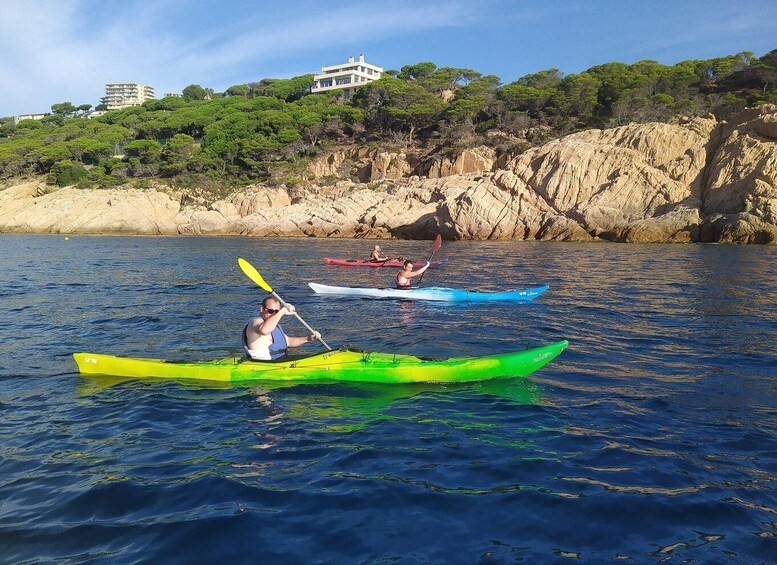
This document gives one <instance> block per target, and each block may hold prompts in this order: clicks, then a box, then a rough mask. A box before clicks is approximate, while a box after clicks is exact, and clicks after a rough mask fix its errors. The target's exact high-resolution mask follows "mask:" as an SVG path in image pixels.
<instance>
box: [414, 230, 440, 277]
mask: <svg viewBox="0 0 777 565" xmlns="http://www.w3.org/2000/svg"><path fill="white" fill-rule="evenodd" d="M441 246H442V238H441V237H440V236H439V235H438V236H437V238H436V239H435V240H434V246H433V247H432V254H431V255H429V260H428V261H427V263H429V266H430V267H431V263H432V257H434V254H435V253H437V250H438V249H439V248H440V247H441ZM428 270H429V268H428V267H427V269H426V271H428ZM426 271H424V272H423V273H421V276H420V277H419V278H418V284H417V285H416V286H421V281H422V280H424V275H425V274H426Z"/></svg>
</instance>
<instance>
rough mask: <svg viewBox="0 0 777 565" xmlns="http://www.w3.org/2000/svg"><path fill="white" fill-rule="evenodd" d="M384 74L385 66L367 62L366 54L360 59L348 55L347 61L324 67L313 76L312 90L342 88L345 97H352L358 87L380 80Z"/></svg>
mask: <svg viewBox="0 0 777 565" xmlns="http://www.w3.org/2000/svg"><path fill="white" fill-rule="evenodd" d="M382 74H383V68H382V67H378V66H376V65H371V64H370V63H367V62H365V60H364V55H359V60H358V61H356V60H354V58H353V57H348V62H347V63H341V64H339V65H332V66H329V67H322V69H321V74H318V75H315V76H314V77H313V80H314V83H313V87H312V88H311V89H310V91H311V92H312V93H314V94H317V93H319V92H326V91H328V90H342V91H343V96H344V97H345V98H350V97H351V95H352V94H353V93H354V92H355V91H356V89H357V88H359V87H362V86H364V85H365V84H367V83H368V82H372V81H373V80H378V79H379V78H380V77H381V75H382Z"/></svg>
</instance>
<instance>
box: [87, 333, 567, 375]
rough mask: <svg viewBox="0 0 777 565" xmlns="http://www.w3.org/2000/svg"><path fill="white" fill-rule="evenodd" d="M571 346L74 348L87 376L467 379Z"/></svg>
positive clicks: (529, 368)
mask: <svg viewBox="0 0 777 565" xmlns="http://www.w3.org/2000/svg"><path fill="white" fill-rule="evenodd" d="M567 345H569V343H568V342H567V341H559V342H556V343H551V344H549V345H545V346H543V347H537V348H534V349H527V350H525V351H517V352H513V353H501V354H498V355H488V356H485V357H451V358H449V359H427V358H424V357H415V356H412V355H395V354H392V353H368V352H364V351H353V350H349V349H345V350H339V351H326V352H324V353H317V354H315V355H309V356H306V357H299V358H287V359H282V360H279V361H247V360H245V358H239V357H230V358H227V359H219V360H216V361H209V362H204V363H177V362H171V361H165V360H163V359H133V358H130V357H114V356H112V355H101V354H98V353H74V354H73V358H74V359H75V361H76V363H77V364H78V370H79V371H80V372H81V373H82V374H85V375H112V376H117V377H157V378H173V379H198V380H207V381H224V382H241V381H255V380H271V381H352V382H374V383H417V382H438V383H463V382H472V381H483V380H487V379H496V378H503V377H523V376H526V375H528V374H529V373H533V372H534V371H536V370H537V369H539V368H540V367H542V366H544V365H545V364H547V363H549V362H550V361H551V360H552V359H554V358H555V357H556V356H557V355H558V354H559V353H561V352H562V351H563V350H564V348H566V347H567Z"/></svg>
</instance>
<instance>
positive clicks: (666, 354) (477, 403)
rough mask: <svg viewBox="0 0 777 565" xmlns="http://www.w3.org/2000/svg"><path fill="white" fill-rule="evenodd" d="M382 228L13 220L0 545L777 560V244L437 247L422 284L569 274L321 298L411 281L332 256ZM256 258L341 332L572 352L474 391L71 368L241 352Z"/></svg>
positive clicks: (373, 558) (420, 247) (4, 350)
mask: <svg viewBox="0 0 777 565" xmlns="http://www.w3.org/2000/svg"><path fill="white" fill-rule="evenodd" d="M373 243H374V242H371V241H366V240H342V239H268V238H260V239H256V238H222V237H219V238H195V237H185V238H184V237H181V238H163V237H86V236H69V237H68V238H65V237H63V236H26V235H2V236H0V352H1V353H0V415H1V420H0V562H3V563H18V562H23V563H44V562H57V563H84V562H88V563H116V562H120V563H136V562H157V563H159V562H163V563H176V562H177V563H192V562H228V561H229V562H262V563H506V562H515V561H524V562H528V563H538V562H567V561H569V560H572V561H584V562H604V561H611V560H631V561H633V562H672V563H681V562H682V563H685V562H697V563H699V562H701V563H712V562H722V561H733V562H741V563H759V562H775V561H777V539H775V535H776V534H777V484H776V483H775V477H776V476H777V386H776V385H777V355H776V353H777V348H776V347H775V344H774V342H775V338H776V337H777V247H763V246H723V245H617V244H573V243H534V242H532V243H526V242H444V243H443V246H442V249H441V250H440V251H439V252H437V254H436V255H435V259H443V258H444V259H447V264H446V266H445V267H444V268H443V269H440V270H429V271H427V273H426V274H425V275H424V278H423V280H422V283H421V284H422V285H434V286H445V287H452V288H465V289H473V290H486V291H489V290H491V291H501V290H509V289H515V288H528V287H532V286H538V285H543V284H548V285H550V290H549V291H548V292H546V293H545V294H544V295H542V296H541V297H540V298H538V299H537V300H536V301H534V302H531V303H527V304H508V303H496V304H474V305H467V304H439V303H423V302H413V301H396V300H369V299H359V298H346V297H331V296H317V295H315V294H313V293H312V292H311V291H310V290H309V288H308V287H307V283H308V282H320V283H325V284H334V285H346V286H347V285H350V286H389V285H391V284H392V280H393V276H394V274H395V271H396V269H367V268H361V269H359V268H351V267H330V266H326V265H325V264H324V262H323V259H322V258H323V257H325V256H328V257H340V258H357V259H358V258H367V257H368V256H369V253H370V251H371V249H372V245H373ZM431 246H432V242H429V241H389V242H385V245H383V247H384V251H385V252H386V253H388V254H389V255H393V256H398V255H403V256H410V257H412V258H413V259H415V260H416V261H423V260H426V259H428V257H429V253H430V252H431ZM237 257H244V258H245V259H247V260H248V261H250V262H251V263H252V264H253V265H254V266H255V267H256V268H257V269H258V270H259V271H260V273H261V274H262V276H263V277H264V278H265V280H266V281H267V282H268V283H269V284H270V285H272V286H273V287H274V289H275V290H276V291H277V292H278V293H279V294H280V295H281V296H282V297H283V298H284V299H286V300H287V301H288V302H291V303H292V304H294V305H295V306H296V307H297V309H298V312H299V313H300V314H301V315H302V316H303V318H304V319H305V320H306V321H307V322H308V323H309V324H310V325H311V326H313V327H314V328H315V329H318V330H319V331H321V333H322V335H323V336H324V339H325V340H326V341H327V342H328V343H329V344H330V345H331V346H333V347H340V346H344V345H349V346H352V347H356V348H360V349H366V350H375V351H387V352H400V353H412V354H418V355H429V356H452V355H473V356H474V355H487V354H491V353H499V352H507V351H515V350H522V349H525V348H527V347H533V346H538V345H542V344H546V343H549V342H553V341H557V340H560V339H567V340H569V342H570V345H569V348H568V349H567V350H566V351H564V352H563V353H562V354H561V355H560V356H559V357H558V358H557V359H556V360H554V361H553V362H551V363H550V364H549V365H547V366H546V367H544V368H543V369H541V370H540V371H538V372H537V373H535V374H533V375H531V376H530V377H528V378H514V379H505V380H498V381H492V382H484V383H479V384H477V383H476V384H470V385H450V386H444V385H367V384H338V383H321V384H286V385H279V384H271V383H255V384H244V385H239V386H238V385H225V384H206V383H197V382H191V381H189V382H187V381H165V380H156V379H148V380H144V379H121V378H112V377H82V376H79V375H78V373H77V369H76V366H75V363H74V362H73V359H72V357H71V354H72V353H73V352H77V351H90V352H97V353H109V354H115V355H125V356H135V357H161V358H167V359H174V360H188V361H197V360H208V359H213V358H217V357H220V356H226V355H231V354H238V353H239V352H240V331H241V329H242V327H243V325H244V323H245V320H246V319H247V318H248V317H251V316H254V315H256V314H257V307H258V304H259V301H260V300H261V299H262V298H263V297H264V296H265V293H264V292H263V291H262V290H261V289H260V288H259V287H257V286H256V285H255V284H254V283H252V282H251V281H250V280H249V279H247V278H246V277H245V276H244V275H243V273H242V272H241V271H240V269H239V268H238V265H237ZM283 324H284V327H285V329H286V332H287V333H288V334H289V335H305V334H306V333H307V330H305V329H304V328H303V327H302V326H300V325H299V324H298V323H297V322H296V321H295V320H294V319H288V320H284V322H283ZM317 347H320V345H318V344H309V345H306V346H304V347H303V348H302V351H315V350H316V349H317Z"/></svg>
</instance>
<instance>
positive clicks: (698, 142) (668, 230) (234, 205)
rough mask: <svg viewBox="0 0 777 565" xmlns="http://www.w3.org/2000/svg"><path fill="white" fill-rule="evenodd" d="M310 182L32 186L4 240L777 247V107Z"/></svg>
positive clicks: (348, 156)
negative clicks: (236, 187)
mask: <svg viewBox="0 0 777 565" xmlns="http://www.w3.org/2000/svg"><path fill="white" fill-rule="evenodd" d="M308 172H309V176H310V177H311V180H309V181H307V182H305V183H304V184H303V185H300V186H296V187H294V188H290V189H287V188H284V187H281V188H275V187H266V186H262V185H257V186H252V187H248V188H246V189H244V190H242V191H241V192H239V193H237V194H234V195H232V196H230V197H229V198H227V199H225V200H219V201H215V202H204V201H200V202H199V203H198V202H197V201H196V200H192V199H188V198H185V197H183V195H181V194H176V193H173V192H169V191H165V192H163V191H156V190H78V189H76V188H63V189H60V190H55V191H53V192H47V191H48V190H50V187H46V186H45V185H44V184H42V183H41V182H36V181H30V182H26V183H21V184H16V185H13V186H9V187H7V188H5V189H4V190H2V191H0V231H4V232H34V233H50V232H53V233H138V234H219V235H231V234H234V235H250V236H265V235H274V236H317V237H328V236H338V237H376V238H382V237H403V238H431V237H433V236H434V234H436V233H442V234H443V237H445V238H447V239H543V240H570V241H592V240H610V241H622V242H664V241H673V242H694V241H707V242H712V241H720V242H731V243H775V242H777V106H761V107H759V108H757V109H749V110H746V111H744V112H742V113H741V114H740V115H739V116H736V117H735V118H734V119H732V120H730V121H728V122H717V121H716V120H715V119H713V118H695V119H688V120H680V121H677V122H676V123H672V124H665V123H649V124H632V125H628V126H623V127H619V128H615V129H609V130H588V131H584V132H581V133H577V134H573V135H569V136H567V137H565V138H562V139H559V140H556V141H553V142H551V143H548V144H546V145H544V146H542V147H537V148H534V149H531V150H528V151H526V152H524V153H523V154H521V155H518V156H514V157H512V158H510V157H509V156H504V155H503V156H501V157H499V158H497V155H496V154H495V152H494V151H493V150H491V149H489V148H486V147H482V148H475V149H471V150H467V151H463V152H461V153H460V154H458V155H456V156H451V157H444V156H429V155H424V154H422V153H420V152H412V151H409V150H408V151H394V152H392V151H382V150H378V149H365V148H344V149H342V150H339V151H335V152H332V153H330V154H327V155H324V156H321V157H320V158H318V159H316V160H315V161H313V162H312V163H311V165H310V167H309V169H308ZM323 181H326V182H323Z"/></svg>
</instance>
